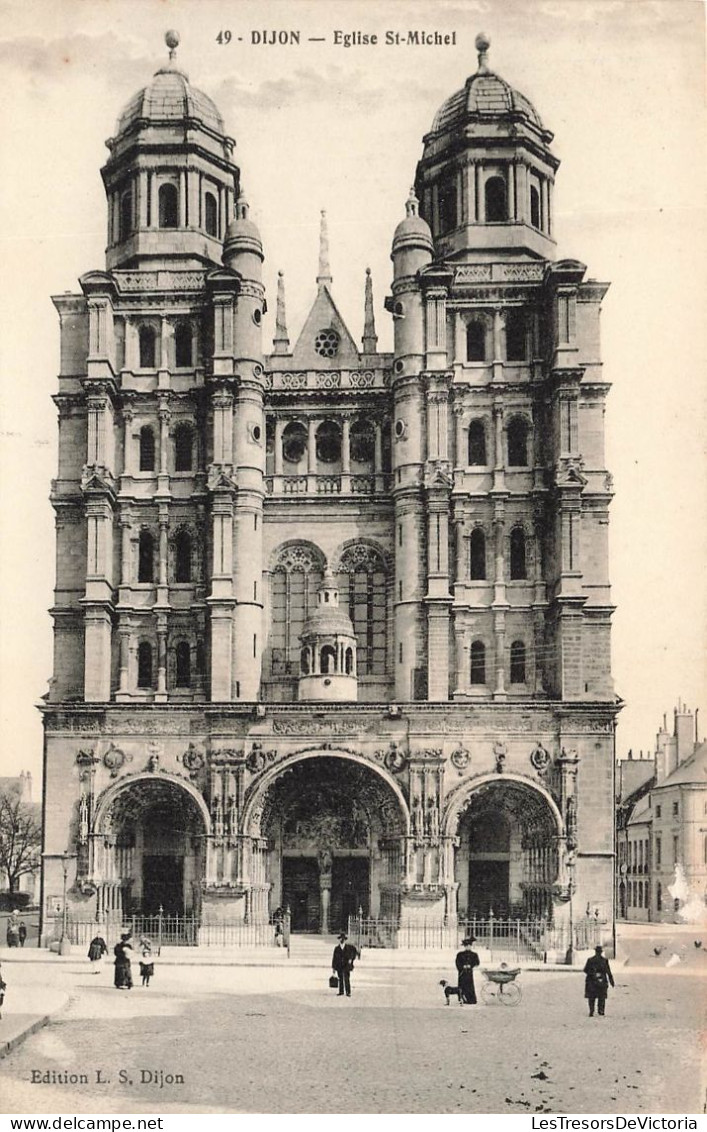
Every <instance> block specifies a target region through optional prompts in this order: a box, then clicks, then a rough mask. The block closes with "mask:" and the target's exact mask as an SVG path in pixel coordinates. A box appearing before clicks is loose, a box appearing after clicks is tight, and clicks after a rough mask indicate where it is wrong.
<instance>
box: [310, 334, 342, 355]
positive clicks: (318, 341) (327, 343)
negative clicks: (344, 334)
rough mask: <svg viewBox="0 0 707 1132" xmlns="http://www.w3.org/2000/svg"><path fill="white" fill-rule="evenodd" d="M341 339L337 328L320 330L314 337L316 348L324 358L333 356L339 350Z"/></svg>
mask: <svg viewBox="0 0 707 1132" xmlns="http://www.w3.org/2000/svg"><path fill="white" fill-rule="evenodd" d="M340 341H341V339H340V338H339V335H338V334H337V333H336V331H335V330H332V328H331V327H330V328H329V329H328V330H320V331H319V333H318V334H317V336H316V338H315V339H314V349H315V350H316V351H317V353H318V354H319V355H320V357H322V358H333V357H335V356H336V354H337V353H338V352H339V342H340Z"/></svg>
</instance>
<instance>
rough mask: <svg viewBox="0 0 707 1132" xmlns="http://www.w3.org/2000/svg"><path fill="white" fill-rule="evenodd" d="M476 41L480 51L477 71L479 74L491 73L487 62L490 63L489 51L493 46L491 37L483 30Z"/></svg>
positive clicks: (477, 48)
mask: <svg viewBox="0 0 707 1132" xmlns="http://www.w3.org/2000/svg"><path fill="white" fill-rule="evenodd" d="M474 42H475V46H476V50H477V51H478V53H479V69H478V71H477V74H479V75H487V74H488V73H489V69H488V66H487V64H488V55H487V52H488V49H489V47H490V46H491V40H490V39H489V37H488V36H487V35H484V33H483V32H482V31H481V32H479V34H478V35H477V37H476V40H475V41H474Z"/></svg>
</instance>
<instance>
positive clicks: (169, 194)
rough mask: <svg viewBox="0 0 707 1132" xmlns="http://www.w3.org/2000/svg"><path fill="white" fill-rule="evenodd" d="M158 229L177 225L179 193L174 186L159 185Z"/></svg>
mask: <svg viewBox="0 0 707 1132" xmlns="http://www.w3.org/2000/svg"><path fill="white" fill-rule="evenodd" d="M158 203H159V217H160V228H176V227H178V225H179V193H178V192H177V187H176V185H160V191H159V194H158Z"/></svg>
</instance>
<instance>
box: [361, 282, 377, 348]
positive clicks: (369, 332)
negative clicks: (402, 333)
mask: <svg viewBox="0 0 707 1132" xmlns="http://www.w3.org/2000/svg"><path fill="white" fill-rule="evenodd" d="M377 343H378V335H377V334H376V320H375V316H374V314H373V281H372V280H371V269H370V267H367V268H366V297H365V300H364V304H363V352H364V354H375V352H376V345H377Z"/></svg>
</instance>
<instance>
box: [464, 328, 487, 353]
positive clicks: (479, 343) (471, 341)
mask: <svg viewBox="0 0 707 1132" xmlns="http://www.w3.org/2000/svg"><path fill="white" fill-rule="evenodd" d="M466 360H467V361H468V362H485V361H486V327H485V326H484V324H483V322H479V320H478V319H474V321H473V322H470V323H469V324H468V326H467V328H466Z"/></svg>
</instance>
